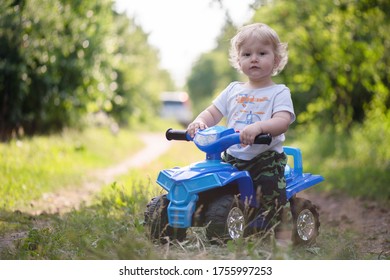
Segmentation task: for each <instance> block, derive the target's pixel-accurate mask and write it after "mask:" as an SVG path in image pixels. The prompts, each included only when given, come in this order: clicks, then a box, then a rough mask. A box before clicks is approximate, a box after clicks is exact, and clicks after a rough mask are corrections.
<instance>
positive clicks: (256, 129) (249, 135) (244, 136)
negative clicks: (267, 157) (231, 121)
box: [240, 122, 263, 146]
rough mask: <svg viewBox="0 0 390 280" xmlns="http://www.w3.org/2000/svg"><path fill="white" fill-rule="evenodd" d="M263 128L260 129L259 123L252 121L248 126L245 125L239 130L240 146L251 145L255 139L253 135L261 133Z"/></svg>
mask: <svg viewBox="0 0 390 280" xmlns="http://www.w3.org/2000/svg"><path fill="white" fill-rule="evenodd" d="M262 132H263V130H262V129H261V126H260V125H259V123H258V122H257V123H253V124H250V125H248V126H246V127H245V128H244V129H243V130H242V131H241V132H240V141H241V144H242V146H247V145H252V144H253V142H254V141H255V137H256V136H257V135H259V134H261V133H262Z"/></svg>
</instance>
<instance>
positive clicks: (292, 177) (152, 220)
mask: <svg viewBox="0 0 390 280" xmlns="http://www.w3.org/2000/svg"><path fill="white" fill-rule="evenodd" d="M166 137H167V139H168V140H184V141H193V142H194V143H195V145H196V146H197V147H198V148H199V149H200V150H201V151H203V152H205V153H206V159H205V160H204V161H201V162H197V163H194V164H191V165H189V166H186V167H183V168H179V167H175V168H172V169H166V170H162V171H161V172H160V173H159V175H158V178H157V183H158V184H159V185H160V186H161V187H162V188H163V189H164V190H165V191H166V192H167V194H164V195H161V196H158V197H155V198H153V199H152V200H151V201H150V202H149V203H148V205H147V208H146V211H145V226H146V229H147V233H148V234H149V235H150V237H151V239H153V240H160V241H161V242H166V241H167V240H169V239H171V240H172V239H176V240H178V241H182V240H184V238H185V237H186V230H187V228H189V227H193V226H196V227H200V226H203V227H205V232H206V236H207V238H208V239H209V240H211V241H212V240H223V241H226V240H231V239H238V238H242V237H245V236H247V235H248V234H250V233H254V232H260V231H261V230H263V229H264V216H262V215H259V209H262V208H261V205H259V202H258V201H256V199H253V198H256V189H255V188H254V186H253V182H252V179H251V177H250V175H249V173H248V172H247V171H239V170H238V169H237V168H235V167H234V166H232V165H231V164H228V163H225V162H223V161H222V160H221V153H222V152H223V151H225V150H226V149H227V148H229V147H230V146H232V145H236V144H239V143H240V135H239V133H238V132H235V131H234V129H232V128H225V127H222V126H214V127H210V128H207V129H205V130H201V131H198V132H197V133H196V135H195V137H194V138H193V139H192V138H191V137H190V136H189V135H188V134H187V133H186V131H184V130H172V129H169V130H168V131H167V132H166ZM271 141H272V137H271V136H270V135H265V134H262V135H258V136H257V137H256V140H255V144H264V145H269V144H270V143H271ZM284 152H285V153H286V154H287V155H288V156H290V157H292V158H293V166H290V165H287V166H286V169H285V178H286V183H287V186H286V192H287V199H288V200H289V201H290V209H291V212H292V218H293V221H292V229H293V230H292V233H291V236H292V241H293V243H294V244H310V243H312V242H314V241H315V239H316V237H317V236H318V233H319V226H320V222H319V215H318V212H317V209H316V206H315V205H313V204H312V203H311V202H310V201H309V200H306V199H303V198H298V197H296V194H297V193H298V192H300V191H302V190H305V189H307V188H309V187H311V186H313V185H315V184H318V183H319V182H321V181H323V180H324V179H323V177H322V176H320V175H312V174H309V173H303V168H302V155H301V152H300V150H299V149H297V148H292V147H284ZM183 156H185V155H183ZM256 210H257V211H256ZM253 213H255V214H253Z"/></svg>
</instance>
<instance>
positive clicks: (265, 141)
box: [253, 134, 272, 145]
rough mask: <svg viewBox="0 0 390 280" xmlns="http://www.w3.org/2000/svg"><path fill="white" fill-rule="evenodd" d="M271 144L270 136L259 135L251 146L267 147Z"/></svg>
mask: <svg viewBox="0 0 390 280" xmlns="http://www.w3.org/2000/svg"><path fill="white" fill-rule="evenodd" d="M271 142H272V136H271V134H259V135H257V136H256V137H255V141H254V142H253V144H266V145H269V144H271Z"/></svg>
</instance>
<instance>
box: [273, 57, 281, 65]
mask: <svg viewBox="0 0 390 280" xmlns="http://www.w3.org/2000/svg"><path fill="white" fill-rule="evenodd" d="M280 60H281V59H280V57H279V56H276V55H275V59H274V68H276V67H278V66H279V63H280Z"/></svg>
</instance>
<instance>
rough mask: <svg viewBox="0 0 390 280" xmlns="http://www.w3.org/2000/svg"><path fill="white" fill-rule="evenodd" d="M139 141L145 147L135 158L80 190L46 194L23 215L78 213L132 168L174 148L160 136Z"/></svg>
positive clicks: (146, 135)
mask: <svg viewBox="0 0 390 280" xmlns="http://www.w3.org/2000/svg"><path fill="white" fill-rule="evenodd" d="M140 137H141V140H142V141H143V142H144V144H145V147H144V148H143V149H141V150H140V151H139V152H138V153H136V154H135V155H133V156H131V157H129V158H127V159H125V160H124V161H122V162H120V163H118V164H116V165H114V166H111V167H108V168H106V169H102V170H96V171H94V172H93V173H92V174H88V175H86V178H87V181H86V182H85V183H84V184H83V185H82V187H81V188H77V189H75V188H72V189H62V190H61V189H60V190H58V191H56V192H53V193H45V194H43V196H42V197H41V198H40V199H38V200H35V201H32V202H31V203H30V204H31V208H30V209H23V212H28V213H29V214H32V215H39V214H41V213H42V212H45V213H48V214H51V213H65V212H68V211H71V210H73V209H77V208H78V206H79V205H81V204H82V203H84V204H88V203H89V202H90V199H91V198H92V196H93V195H94V194H95V193H97V192H98V191H99V190H100V189H101V188H102V186H104V185H106V184H109V183H112V182H114V181H115V177H116V176H119V175H122V174H125V173H126V172H128V171H129V170H130V169H131V168H134V167H142V166H143V165H146V164H147V163H149V162H152V161H153V160H155V159H156V158H158V157H159V156H160V155H162V154H163V153H165V152H166V151H167V150H168V149H169V147H170V146H171V142H170V141H167V140H166V139H165V137H164V135H163V134H161V133H143V134H142V135H141V136H140Z"/></svg>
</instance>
